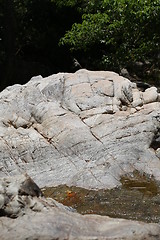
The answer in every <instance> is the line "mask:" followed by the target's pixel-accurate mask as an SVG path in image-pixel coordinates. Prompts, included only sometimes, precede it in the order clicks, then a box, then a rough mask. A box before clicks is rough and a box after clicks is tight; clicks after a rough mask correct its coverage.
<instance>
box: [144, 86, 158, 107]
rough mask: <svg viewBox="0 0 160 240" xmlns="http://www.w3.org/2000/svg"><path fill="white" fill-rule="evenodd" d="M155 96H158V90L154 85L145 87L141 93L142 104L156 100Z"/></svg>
mask: <svg viewBox="0 0 160 240" xmlns="http://www.w3.org/2000/svg"><path fill="white" fill-rule="evenodd" d="M157 98H158V92H157V88H156V87H150V88H147V89H146V90H145V92H144V93H143V102H144V104H147V103H152V102H156V100H157Z"/></svg>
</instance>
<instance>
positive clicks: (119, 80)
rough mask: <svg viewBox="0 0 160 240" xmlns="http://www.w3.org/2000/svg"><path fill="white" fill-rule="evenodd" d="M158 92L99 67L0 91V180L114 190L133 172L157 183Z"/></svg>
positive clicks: (159, 174)
mask: <svg viewBox="0 0 160 240" xmlns="http://www.w3.org/2000/svg"><path fill="white" fill-rule="evenodd" d="M159 129H160V94H159V93H158V92H157V89H156V88H155V87H151V88H148V89H146V90H145V92H141V91H139V90H138V89H137V86H136V84H135V83H132V82H130V81H129V80H128V79H126V78H124V77H122V76H119V75H118V74H116V73H113V72H107V71H97V72H96V71H87V70H84V69H82V70H79V71H77V72H76V73H58V74H55V75H52V76H49V77H46V78H42V77H41V76H38V77H33V78H32V79H31V80H30V81H29V82H28V83H27V84H25V85H14V86H11V87H8V88H6V89H5V90H4V91H2V92H1V93H0V159H1V160H0V177H5V176H8V175H17V174H20V173H25V172H26V173H27V174H28V175H29V176H31V177H32V178H33V180H34V181H36V182H37V183H38V185H39V186H40V187H44V186H56V185H59V184H67V185H74V186H80V187H84V188H89V189H97V188H99V189H100V188H114V187H116V186H119V185H120V184H121V183H120V177H121V176H122V175H124V174H126V173H129V172H133V171H134V170H138V171H140V172H143V173H146V174H149V175H152V176H153V177H154V178H155V179H156V180H160V148H159V147H160V140H159V134H160V133H159Z"/></svg>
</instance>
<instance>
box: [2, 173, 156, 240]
mask: <svg viewBox="0 0 160 240" xmlns="http://www.w3.org/2000/svg"><path fill="white" fill-rule="evenodd" d="M0 239H1V240H9V239H13V240H24V239H30V240H35V239H37V240H40V239H41V240H53V239H57V240H58V239H59V240H63V239H64V240H65V239H76V240H77V239H80V240H82V239H84V240H88V239H92V240H93V239H97V240H102V239H103V240H105V239H106V240H108V239H110V240H115V239H116V240H121V239H125V240H142V239H143V240H144V239H146V240H147V239H148V240H153V239H154V240H155V239H160V226H159V225H158V224H146V223H142V222H136V221H128V220H124V219H113V218H109V217H107V216H105V217H102V216H98V215H80V214H78V213H74V212H72V209H69V208H67V207H64V206H63V205H62V204H59V203H57V202H56V201H54V200H51V199H45V198H44V197H43V196H42V193H41V191H40V189H39V188H38V186H37V185H36V184H35V183H34V182H33V181H32V179H31V178H30V177H29V176H27V175H17V176H16V177H7V178H3V179H0Z"/></svg>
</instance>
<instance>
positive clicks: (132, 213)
mask: <svg viewBox="0 0 160 240" xmlns="http://www.w3.org/2000/svg"><path fill="white" fill-rule="evenodd" d="M121 183H122V186H121V187H119V188H114V189H112V190H96V191H95V190H87V189H83V188H79V187H68V186H66V185H61V186H58V187H50V188H44V189H43V194H44V195H45V197H51V198H54V199H55V200H57V201H58V202H61V203H63V204H64V205H67V206H71V207H73V208H74V209H76V210H77V212H79V213H81V214H100V215H107V216H110V217H116V218H126V219H132V220H140V221H144V222H160V187H159V186H160V185H159V183H157V182H156V181H155V180H154V179H153V178H152V177H150V176H146V175H144V174H142V173H139V172H138V171H135V172H134V173H132V174H129V175H125V176H123V177H121Z"/></svg>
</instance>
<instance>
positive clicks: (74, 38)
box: [58, 0, 160, 69]
mask: <svg viewBox="0 0 160 240" xmlns="http://www.w3.org/2000/svg"><path fill="white" fill-rule="evenodd" d="M58 3H60V5H62V4H64V5H65V4H68V5H70V6H72V7H73V6H74V7H76V6H77V8H78V9H79V11H80V12H81V13H82V22H81V23H74V24H73V26H72V29H71V30H70V31H67V32H66V34H65V36H64V37H63V38H61V40H60V44H61V45H67V46H69V48H70V50H71V51H72V52H76V51H79V50H80V51H82V52H84V53H87V52H88V54H89V53H90V52H91V51H94V50H95V49H96V47H97V48H98V49H99V51H100V56H101V57H100V60H99V66H101V67H102V66H103V68H105V69H107V68H109V67H114V68H116V67H119V66H124V65H127V64H128V63H130V62H134V61H137V60H141V61H143V60H145V59H149V58H153V57H154V55H155V54H157V53H158V51H159V50H160V27H159V26H160V1H159V0H154V1H151V0H103V1H97V0H92V1H86V0H85V1H74V0H70V1H63V3H62V1H58Z"/></svg>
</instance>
